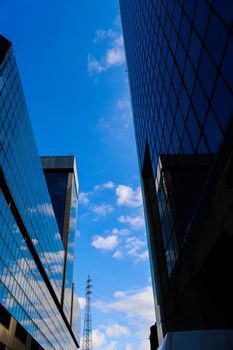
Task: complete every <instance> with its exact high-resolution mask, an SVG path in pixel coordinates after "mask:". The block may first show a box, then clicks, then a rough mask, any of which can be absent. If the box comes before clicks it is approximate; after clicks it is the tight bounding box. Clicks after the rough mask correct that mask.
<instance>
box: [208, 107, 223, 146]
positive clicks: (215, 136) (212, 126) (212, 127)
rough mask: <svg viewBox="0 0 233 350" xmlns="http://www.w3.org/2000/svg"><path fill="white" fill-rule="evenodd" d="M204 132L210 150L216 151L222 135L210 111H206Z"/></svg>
mask: <svg viewBox="0 0 233 350" xmlns="http://www.w3.org/2000/svg"><path fill="white" fill-rule="evenodd" d="M204 134H205V136H206V139H207V143H208V145H209V148H210V150H211V152H212V153H216V152H217V151H218V149H219V146H220V143H221V142H222V139H223V135H222V133H221V130H220V128H219V125H218V124H217V122H216V119H215V117H214V115H213V113H212V112H211V111H210V112H209V113H208V116H207V120H206V122H205V125H204Z"/></svg>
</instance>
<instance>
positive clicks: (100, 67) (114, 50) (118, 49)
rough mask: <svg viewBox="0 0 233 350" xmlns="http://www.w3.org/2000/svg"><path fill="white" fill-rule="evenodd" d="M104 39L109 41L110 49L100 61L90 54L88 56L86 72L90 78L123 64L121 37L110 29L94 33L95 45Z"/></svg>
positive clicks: (123, 55) (123, 54)
mask: <svg viewBox="0 0 233 350" xmlns="http://www.w3.org/2000/svg"><path fill="white" fill-rule="evenodd" d="M106 39H107V40H110V47H109V48H108V49H107V50H106V51H105V53H104V55H103V56H102V57H101V58H100V59H97V58H96V57H95V56H93V55H91V54H89V55H88V63H87V70H88V73H89V75H90V76H92V75H93V74H94V73H101V72H104V71H106V70H108V69H109V68H111V67H114V66H120V65H122V64H123V63H124V62H125V51H124V44H123V36H122V35H121V34H118V33H117V32H114V31H113V30H112V29H109V30H104V29H99V30H97V31H96V33H95V38H94V42H95V43H98V42H103V41H104V40H106ZM108 45H109V44H108Z"/></svg>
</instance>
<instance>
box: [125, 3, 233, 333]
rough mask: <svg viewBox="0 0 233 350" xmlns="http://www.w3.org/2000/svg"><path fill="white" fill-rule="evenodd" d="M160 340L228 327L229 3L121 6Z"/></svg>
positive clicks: (232, 289)
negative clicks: (173, 334) (170, 335)
mask: <svg viewBox="0 0 233 350" xmlns="http://www.w3.org/2000/svg"><path fill="white" fill-rule="evenodd" d="M120 9H121V18H122V25H123V32H124V40H125V49H126V57H127V64H128V75H129V83H130V92H131V100H132V108H133V117H134V125H135V134H136V141H137V149H138V157H139V165H140V171H141V179H142V185H143V192H144V202H145V212H146V218H147V232H148V242H149V250H150V260H151V270H152V278H153V287H154V295H155V304H156V322H157V330H158V335H159V338H160V339H161V338H162V337H163V336H164V334H166V332H168V331H176V330H193V329H207V328H233V321H232V320H233V319H232V314H233V299H232V295H233V283H232V281H233V272H232V263H233V261H232V254H231V251H232V249H233V219H232V218H233V211H232V203H233V192H232V189H233V180H232V179H233V163H232V154H233V153H232V152H233V117H232V116H233V74H232V72H233V70H232V60H233V36H232V33H233V31H232V29H233V26H232V24H233V4H232V1H229V0H226V1H220V0H187V1H186V0H120Z"/></svg>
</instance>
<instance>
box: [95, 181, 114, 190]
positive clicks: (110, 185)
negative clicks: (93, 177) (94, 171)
mask: <svg viewBox="0 0 233 350" xmlns="http://www.w3.org/2000/svg"><path fill="white" fill-rule="evenodd" d="M114 187H115V185H114V183H113V182H112V181H107V182H105V183H103V184H102V185H96V186H95V187H94V191H102V190H105V189H107V190H111V189H113V188H114Z"/></svg>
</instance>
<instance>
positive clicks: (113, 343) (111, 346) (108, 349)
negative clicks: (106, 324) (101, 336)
mask: <svg viewBox="0 0 233 350" xmlns="http://www.w3.org/2000/svg"><path fill="white" fill-rule="evenodd" d="M117 348H118V342H117V341H116V340H112V341H111V342H110V343H109V344H108V345H107V346H106V347H105V348H104V349H103V350H116V349H117Z"/></svg>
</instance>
